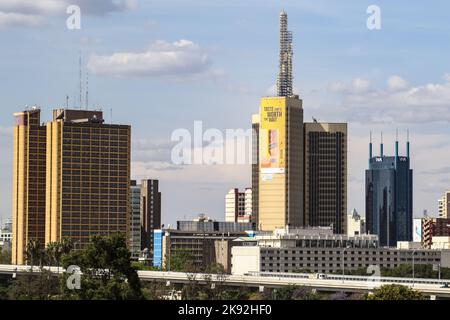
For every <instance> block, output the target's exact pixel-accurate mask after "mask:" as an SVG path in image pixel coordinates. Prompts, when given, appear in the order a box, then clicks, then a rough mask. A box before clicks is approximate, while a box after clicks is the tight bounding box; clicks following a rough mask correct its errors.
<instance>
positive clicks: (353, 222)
mask: <svg viewBox="0 0 450 320" xmlns="http://www.w3.org/2000/svg"><path fill="white" fill-rule="evenodd" d="M364 233H366V224H365V220H364V219H363V218H361V216H360V215H359V214H358V211H356V209H353V210H352V212H351V213H350V214H349V215H348V217H347V235H349V236H358V235H361V234H364Z"/></svg>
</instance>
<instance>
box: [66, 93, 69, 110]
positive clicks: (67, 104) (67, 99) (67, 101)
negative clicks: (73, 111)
mask: <svg viewBox="0 0 450 320" xmlns="http://www.w3.org/2000/svg"><path fill="white" fill-rule="evenodd" d="M66 109H69V95H68V94H66Z"/></svg>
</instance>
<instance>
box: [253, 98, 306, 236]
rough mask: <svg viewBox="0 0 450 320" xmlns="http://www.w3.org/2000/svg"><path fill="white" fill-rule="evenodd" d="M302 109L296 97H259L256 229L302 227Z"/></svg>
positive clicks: (300, 102)
mask: <svg viewBox="0 0 450 320" xmlns="http://www.w3.org/2000/svg"><path fill="white" fill-rule="evenodd" d="M302 150H303V109H302V101H301V100H300V99H299V98H298V96H291V97H265V98H262V99H261V105H260V126H259V159H258V162H259V183H258V203H259V205H258V228H259V229H260V230H274V229H276V228H284V227H286V226H292V227H300V226H303V222H304V216H303V160H302V159H303V151H302Z"/></svg>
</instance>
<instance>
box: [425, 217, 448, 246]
mask: <svg viewBox="0 0 450 320" xmlns="http://www.w3.org/2000/svg"><path fill="white" fill-rule="evenodd" d="M422 246H423V247H424V248H430V249H433V248H447V247H450V219H444V218H429V217H427V218H423V219H422Z"/></svg>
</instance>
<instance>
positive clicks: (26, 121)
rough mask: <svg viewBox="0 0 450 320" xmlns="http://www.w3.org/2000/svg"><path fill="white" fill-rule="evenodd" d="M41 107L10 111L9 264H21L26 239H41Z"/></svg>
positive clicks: (43, 140)
mask: <svg viewBox="0 0 450 320" xmlns="http://www.w3.org/2000/svg"><path fill="white" fill-rule="evenodd" d="M40 114H41V110H40V109H38V108H31V109H29V110H26V111H23V112H17V113H14V118H15V126H14V138H13V141H14V142H13V143H14V146H13V189H12V194H13V203H12V221H13V237H12V253H11V256H12V257H11V258H12V263H13V264H23V263H24V262H25V260H26V257H25V255H26V246H27V243H28V242H29V241H30V240H36V241H39V243H41V245H43V244H44V240H45V161H46V159H45V154H46V134H45V126H42V125H41V123H40Z"/></svg>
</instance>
